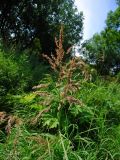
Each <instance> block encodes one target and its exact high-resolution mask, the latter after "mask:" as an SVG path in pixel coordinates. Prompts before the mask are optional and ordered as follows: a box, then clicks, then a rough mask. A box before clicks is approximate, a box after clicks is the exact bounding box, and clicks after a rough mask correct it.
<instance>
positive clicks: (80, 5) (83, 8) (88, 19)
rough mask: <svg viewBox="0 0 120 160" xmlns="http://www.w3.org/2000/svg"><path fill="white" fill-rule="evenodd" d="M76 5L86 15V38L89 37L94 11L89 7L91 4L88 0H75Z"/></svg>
mask: <svg viewBox="0 0 120 160" xmlns="http://www.w3.org/2000/svg"><path fill="white" fill-rule="evenodd" d="M75 5H76V6H77V8H78V10H79V11H83V15H84V30H83V32H84V39H87V38H89V33H90V31H89V28H90V22H91V19H92V12H91V10H90V9H89V8H88V7H87V6H88V5H89V4H88V2H87V0H81V1H80V0H75Z"/></svg>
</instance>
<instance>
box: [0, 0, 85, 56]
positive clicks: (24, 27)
mask: <svg viewBox="0 0 120 160" xmlns="http://www.w3.org/2000/svg"><path fill="white" fill-rule="evenodd" d="M0 13H1V14H0V15H1V17H0V20H1V23H0V37H1V38H2V39H3V43H4V45H5V46H6V47H8V46H10V45H12V46H13V44H14V45H18V46H19V48H21V49H23V50H24V49H25V48H27V49H30V50H32V51H33V52H35V53H37V54H39V56H40V55H41V54H40V53H41V51H42V53H47V54H49V53H51V52H52V51H53V52H54V48H55V44H54V41H53V38H54V37H55V36H56V34H57V33H58V31H59V28H60V25H61V24H64V28H65V31H66V33H65V36H64V38H65V43H64V46H65V48H67V47H68V46H71V44H76V43H79V41H80V40H81V39H82V29H83V27H82V26H83V14H82V13H79V12H78V10H77V8H76V7H75V5H74V0H66V1H64V0H45V1H43V0H42V1H39V0H35V1H32V0H21V1H20V0H14V1H7V0H4V2H2V4H1V5H0ZM46 46H47V47H46Z"/></svg>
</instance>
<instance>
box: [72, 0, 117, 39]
mask: <svg viewBox="0 0 120 160" xmlns="http://www.w3.org/2000/svg"><path fill="white" fill-rule="evenodd" d="M75 5H76V6H77V8H78V11H83V14H84V18H85V19H84V37H83V39H84V40H86V39H89V38H91V37H92V36H93V34H94V33H97V32H98V33H99V32H100V31H102V30H103V29H104V27H105V20H106V18H107V13H108V12H109V11H110V10H113V11H114V10H115V9H116V7H117V5H116V3H115V0H75Z"/></svg>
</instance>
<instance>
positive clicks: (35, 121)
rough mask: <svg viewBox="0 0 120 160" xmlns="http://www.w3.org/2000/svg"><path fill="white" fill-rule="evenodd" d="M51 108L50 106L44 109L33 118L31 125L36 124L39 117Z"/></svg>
mask: <svg viewBox="0 0 120 160" xmlns="http://www.w3.org/2000/svg"><path fill="white" fill-rule="evenodd" d="M49 110H50V107H48V108H46V109H43V110H42V111H40V112H39V114H38V115H37V116H36V117H35V118H33V119H32V120H31V125H35V124H36V123H37V122H38V119H39V118H40V117H41V116H42V114H43V113H47V112H48V111H49Z"/></svg>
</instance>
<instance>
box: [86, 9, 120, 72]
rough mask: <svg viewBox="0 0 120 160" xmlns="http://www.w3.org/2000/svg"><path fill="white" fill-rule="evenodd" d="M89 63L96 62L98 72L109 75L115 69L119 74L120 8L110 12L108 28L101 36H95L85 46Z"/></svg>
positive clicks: (107, 21)
mask: <svg viewBox="0 0 120 160" xmlns="http://www.w3.org/2000/svg"><path fill="white" fill-rule="evenodd" d="M85 47H86V49H87V51H86V52H85V54H86V56H87V58H88V61H90V62H94V63H95V64H96V68H97V70H98V72H99V73H100V74H102V75H106V74H109V72H110V69H112V68H113V69H114V68H115V69H114V71H113V72H114V74H115V73H118V71H119V69H120V68H119V65H120V6H118V8H117V9H116V10H115V11H114V12H113V11H110V12H109V13H108V16H107V20H106V27H105V29H104V30H103V31H102V32H101V33H100V34H95V35H94V36H93V38H91V39H90V40H88V41H87V42H86V45H85Z"/></svg>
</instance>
